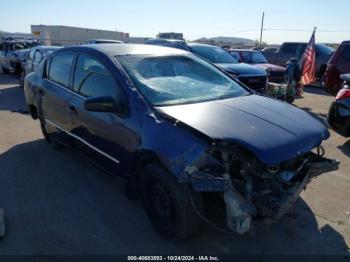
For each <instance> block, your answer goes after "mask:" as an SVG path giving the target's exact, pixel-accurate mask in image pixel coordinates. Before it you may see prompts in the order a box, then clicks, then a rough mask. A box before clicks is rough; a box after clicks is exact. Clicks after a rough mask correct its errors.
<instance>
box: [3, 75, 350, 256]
mask: <svg viewBox="0 0 350 262" xmlns="http://www.w3.org/2000/svg"><path fill="white" fill-rule="evenodd" d="M333 99H334V98H333V97H331V96H329V95H327V94H325V93H324V92H322V91H321V90H320V89H319V88H317V87H314V88H307V89H306V92H305V95H304V98H303V99H298V100H297V101H296V102H295V104H296V105H297V106H299V107H301V108H304V109H305V110H307V111H310V112H313V113H314V114H317V115H318V116H320V117H325V116H326V113H327V110H328V107H329V105H330V103H331V101H332V100H333ZM21 109H22V110H25V109H26V108H25V104H24V96H23V90H22V89H21V88H19V87H18V86H17V80H16V79H15V78H14V77H13V76H8V75H2V74H0V208H4V210H5V215H6V226H7V236H6V237H5V238H4V239H2V240H0V254H2V255H3V254H17V255H18V254H85V255H86V254H123V255H126V254H140V255H145V254H153V255H154V254H171V255H176V254H203V253H206V254H212V255H214V254H216V255H225V254H240V255H246V254H264V255H267V254H318V255H322V254H329V255H335V254H337V255H341V257H343V258H346V256H347V255H348V254H349V244H350V227H349V225H350V220H349V217H348V216H347V212H350V200H349V199H350V161H349V157H350V140H347V139H345V138H342V137H340V136H338V135H337V134H335V133H333V132H332V137H331V138H330V139H329V140H328V141H327V142H326V143H325V149H326V155H327V156H328V157H332V158H338V159H339V160H341V168H340V170H339V171H337V172H333V173H328V174H324V175H323V176H320V177H319V178H317V179H315V180H313V181H312V183H311V184H310V185H309V186H308V188H307V190H306V191H305V192H303V193H302V198H301V199H300V200H299V201H298V202H297V204H296V206H295V208H294V214H293V215H290V216H287V217H284V218H283V219H282V220H281V221H280V222H278V223H277V224H275V225H273V226H271V227H267V226H262V225H258V226H257V227H256V228H255V232H254V233H251V234H249V235H245V236H239V235H235V234H231V235H228V234H223V233H220V232H218V231H216V230H215V229H213V228H211V227H210V226H206V227H205V228H204V230H203V231H202V232H201V234H199V235H198V236H195V237H194V238H192V239H189V240H186V241H183V242H171V241H167V240H165V239H163V238H162V237H161V236H159V235H158V234H157V233H156V232H155V231H154V230H153V229H152V227H151V225H150V223H149V221H148V219H147V217H146V215H145V213H144V211H143V209H142V207H141V205H140V203H138V202H136V203H133V202H130V201H129V200H128V199H127V198H125V196H124V184H123V183H122V182H119V181H118V180H116V179H115V178H113V177H111V176H109V175H107V174H105V173H103V172H102V171H100V170H99V169H97V168H96V167H95V166H93V165H92V164H90V163H89V162H88V161H87V160H86V159H84V158H83V157H81V156H79V155H78V154H77V153H74V152H71V151H70V150H67V149H64V150H60V151H54V150H52V149H50V148H49V147H48V146H47V145H46V143H45V141H44V140H43V138H42V135H41V132H40V130H39V124H38V122H37V121H33V120H32V119H31V118H30V117H29V115H27V114H25V113H23V112H21V111H20V110H21Z"/></svg>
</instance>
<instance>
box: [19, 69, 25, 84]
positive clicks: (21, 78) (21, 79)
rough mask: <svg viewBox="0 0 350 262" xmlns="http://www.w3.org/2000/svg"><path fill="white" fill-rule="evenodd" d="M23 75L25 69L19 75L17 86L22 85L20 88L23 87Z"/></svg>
mask: <svg viewBox="0 0 350 262" xmlns="http://www.w3.org/2000/svg"><path fill="white" fill-rule="evenodd" d="M25 76H26V73H25V71H22V73H21V74H20V76H19V86H20V87H22V88H23V87H24V78H25Z"/></svg>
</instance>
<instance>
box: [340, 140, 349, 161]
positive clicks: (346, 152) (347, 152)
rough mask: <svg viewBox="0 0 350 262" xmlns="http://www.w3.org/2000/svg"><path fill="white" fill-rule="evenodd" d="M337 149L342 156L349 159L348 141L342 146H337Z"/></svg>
mask: <svg viewBox="0 0 350 262" xmlns="http://www.w3.org/2000/svg"><path fill="white" fill-rule="evenodd" d="M338 148H339V149H340V151H342V152H343V154H344V155H346V156H348V157H350V140H348V141H346V142H345V143H344V144H343V145H340V146H338Z"/></svg>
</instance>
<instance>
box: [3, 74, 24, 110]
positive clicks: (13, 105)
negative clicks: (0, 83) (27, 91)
mask: <svg viewBox="0 0 350 262" xmlns="http://www.w3.org/2000/svg"><path fill="white" fill-rule="evenodd" d="M0 80H2V78H0ZM0 111H11V112H13V113H20V114H27V113H28V111H27V105H26V101H25V96H24V92H23V88H21V87H20V86H18V85H16V86H12V87H8V88H4V89H0Z"/></svg>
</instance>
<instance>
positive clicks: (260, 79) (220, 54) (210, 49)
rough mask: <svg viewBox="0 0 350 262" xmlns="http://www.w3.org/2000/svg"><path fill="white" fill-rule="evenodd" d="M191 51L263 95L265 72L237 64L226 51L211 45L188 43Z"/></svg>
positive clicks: (265, 80)
mask: <svg viewBox="0 0 350 262" xmlns="http://www.w3.org/2000/svg"><path fill="white" fill-rule="evenodd" d="M187 46H188V47H190V49H191V51H192V52H193V53H195V54H196V55H198V56H200V57H203V58H204V59H206V60H208V61H210V62H211V63H213V64H215V65H216V66H217V67H219V68H221V69H222V70H224V71H225V72H227V73H228V74H230V75H231V76H233V77H236V78H237V79H238V80H239V81H241V82H242V83H244V84H245V85H246V86H248V87H250V88H251V89H253V90H255V91H257V92H260V93H265V91H266V84H267V72H266V70H265V69H262V68H258V67H255V66H252V65H249V64H246V63H238V61H237V60H236V59H234V58H233V56H232V55H230V54H229V53H228V52H227V51H226V50H224V49H222V48H220V47H217V46H212V45H207V44H199V43H188V44H187Z"/></svg>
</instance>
